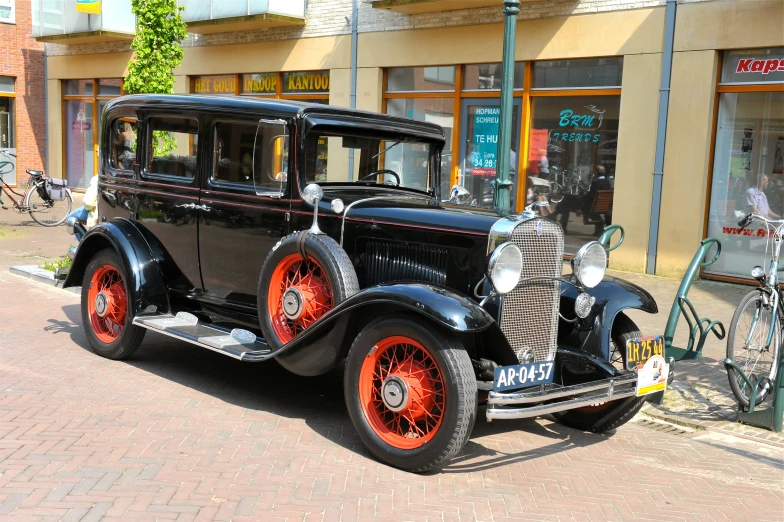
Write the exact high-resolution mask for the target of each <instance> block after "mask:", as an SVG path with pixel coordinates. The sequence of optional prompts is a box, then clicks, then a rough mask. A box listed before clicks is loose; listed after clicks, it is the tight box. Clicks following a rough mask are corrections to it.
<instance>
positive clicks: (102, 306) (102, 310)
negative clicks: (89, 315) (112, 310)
mask: <svg viewBox="0 0 784 522" xmlns="http://www.w3.org/2000/svg"><path fill="white" fill-rule="evenodd" d="M108 308H109V299H108V298H107V297H106V294H105V293H103V292H100V293H99V294H98V295H97V296H95V312H96V313H97V314H98V317H103V316H105V315H106V310H107V309H108Z"/></svg>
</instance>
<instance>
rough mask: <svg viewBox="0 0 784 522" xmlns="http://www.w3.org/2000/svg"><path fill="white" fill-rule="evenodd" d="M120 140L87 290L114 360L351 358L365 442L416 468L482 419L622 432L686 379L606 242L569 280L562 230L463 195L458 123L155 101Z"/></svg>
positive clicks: (89, 318)
mask: <svg viewBox="0 0 784 522" xmlns="http://www.w3.org/2000/svg"><path fill="white" fill-rule="evenodd" d="M101 128H102V134H101V145H100V182H99V188H100V198H99V200H100V201H99V206H98V215H99V222H100V223H99V224H98V225H97V226H96V227H94V228H93V229H92V230H90V231H89V232H88V233H87V235H86V236H85V237H84V239H83V240H82V241H81V243H80V245H79V248H78V250H77V251H76V254H75V259H74V262H73V266H72V268H71V270H70V273H69V274H68V278H67V280H66V282H65V286H79V285H81V287H82V290H81V292H82V305H81V307H82V318H83V322H84V328H85V331H86V334H87V339H88V340H89V343H90V345H91V346H92V348H93V349H94V350H95V352H96V353H97V354H99V355H102V356H104V357H108V358H110V359H124V358H126V357H129V356H130V355H131V354H132V353H133V352H134V351H135V350H136V349H137V348H138V346H139V344H140V343H141V342H142V339H143V337H144V334H145V332H146V331H147V330H148V329H149V330H154V331H156V332H160V333H162V334H165V335H168V336H172V337H175V338H178V339H182V340H183V341H186V342H189V343H192V344H195V345H197V346H200V347H203V348H207V349H209V350H214V351H216V352H218V353H221V354H224V355H228V356H230V357H233V358H235V359H238V360H239V361H244V362H259V361H266V360H269V359H273V358H274V359H275V360H276V361H277V362H278V363H279V364H280V365H281V366H282V367H283V368H285V369H287V370H289V371H291V372H293V373H295V374H298V375H304V376H313V375H319V374H323V373H325V372H328V371H330V370H332V369H334V368H336V367H337V366H338V365H340V364H342V363H343V362H344V361H345V375H344V381H345V400H346V406H347V408H348V411H349V413H350V416H351V419H352V421H353V423H354V426H355V427H356V429H357V431H358V432H359V435H360V436H361V438H362V440H363V441H364V442H365V444H366V445H367V447H368V448H369V449H370V451H371V452H372V453H373V454H374V455H375V456H376V457H377V458H379V459H380V460H382V461H383V462H386V463H388V464H391V465H393V466H397V467H399V468H403V469H406V470H411V471H426V470H431V469H434V468H438V467H440V466H443V465H444V464H446V463H447V462H449V460H450V459H451V458H452V457H454V456H455V455H457V454H458V452H460V450H461V449H462V448H463V446H464V445H465V443H466V441H467V439H468V437H469V435H470V433H471V430H472V427H473V425H474V421H475V419H476V417H477V414H478V412H479V411H483V412H484V415H485V416H486V418H487V420H492V419H518V418H524V417H533V416H539V415H545V414H553V415H554V416H555V418H556V419H557V420H558V421H559V422H561V423H563V424H565V425H568V426H571V427H575V428H578V429H582V430H592V431H596V432H604V431H608V430H612V429H615V428H617V427H618V426H620V425H622V424H624V423H625V422H627V421H628V420H629V419H630V418H631V417H632V416H633V415H634V414H635V413H636V412H637V411H638V410H639V409H640V407H641V406H642V403H643V401H644V400H645V394H646V393H648V392H651V391H657V390H661V389H662V388H663V386H664V385H665V384H666V372H664V370H665V368H664V366H663V365H662V363H663V359H662V358H661V355H662V353H661V338H657V337H653V338H643V337H642V334H641V333H640V332H639V331H638V328H637V327H636V326H635V324H634V323H633V322H632V321H631V320H630V319H629V318H628V317H627V316H626V315H625V314H624V313H623V310H624V309H629V308H634V309H641V310H645V311H646V312H650V313H656V312H657V307H656V303H655V302H654V300H653V298H652V297H651V296H650V295H649V294H648V293H647V292H646V291H645V290H643V289H641V288H639V287H637V286H634V285H632V284H630V283H628V282H625V281H622V280H619V279H613V278H611V277H605V268H606V264H607V254H606V251H605V249H604V248H603V246H602V245H601V244H599V243H597V242H591V243H588V244H586V245H585V246H584V247H583V248H582V249H581V250H580V251H579V252H578V253H577V255H576V256H574V259H573V260H572V267H573V274H572V275H568V276H563V275H562V274H563V272H562V265H563V256H564V252H563V249H564V242H563V232H562V230H561V228H560V227H559V225H558V224H557V223H555V222H553V221H549V220H547V219H544V218H539V217H536V216H535V215H533V213H531V212H527V213H525V214H522V215H521V214H499V213H497V212H495V211H492V210H485V209H480V208H472V207H470V206H464V205H461V204H458V203H459V202H463V203H465V202H469V201H470V200H471V199H473V197H472V196H471V195H470V194H467V192H466V191H465V190H464V189H461V188H460V187H455V188H454V189H453V190H451V191H450V193H448V194H447V193H444V192H446V191H445V189H444V188H442V185H441V176H442V173H441V172H440V166H441V161H440V160H441V151H442V148H443V146H444V131H443V129H442V128H441V127H439V126H437V125H434V124H430V123H425V122H417V121H410V120H406V119H401V118H395V117H391V116H385V115H380V114H373V113H366V112H360V111H349V110H346V109H342V108H336V107H329V106H322V105H312V104H304V103H295V102H288V101H278V100H260V99H247V98H239V97H228V98H221V97H209V96H180V95H140V96H129V97H122V98H118V99H116V100H112V101H111V102H109V103H108V104H107V105H106V108H105V110H104V111H103V115H102V118H101ZM458 200H459V201H458ZM71 226H73V223H71ZM651 361H654V362H653V366H654V367H655V369H657V373H655V375H654V376H653V380H652V381H651V382H650V383H642V381H643V375H642V373H641V372H642V370H643V366H644V367H645V368H646V369H647V368H649V367H650V366H651V364H650V363H651ZM649 373H650V372H649ZM662 373H665V378H664V380H662V379H661V375H662ZM646 379H649V380H650V376H648V377H646ZM303 393H307V391H304V392H303ZM483 403H487V406H486V409H483V410H479V407H480V405H481V404H483Z"/></svg>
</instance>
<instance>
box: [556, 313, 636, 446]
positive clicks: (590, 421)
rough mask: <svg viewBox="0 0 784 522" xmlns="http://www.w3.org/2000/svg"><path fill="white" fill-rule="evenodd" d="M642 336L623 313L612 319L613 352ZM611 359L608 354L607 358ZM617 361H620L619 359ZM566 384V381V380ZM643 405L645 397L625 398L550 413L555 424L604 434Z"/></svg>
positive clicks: (623, 422)
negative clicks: (630, 340) (555, 421)
mask: <svg viewBox="0 0 784 522" xmlns="http://www.w3.org/2000/svg"><path fill="white" fill-rule="evenodd" d="M636 337H642V332H640V329H639V328H638V327H637V325H636V324H634V322H633V321H632V320H631V319H629V318H628V317H626V316H625V315H623V314H620V315H618V316H617V317H616V318H615V321H613V330H612V337H611V338H612V344H613V345H614V346H613V353H618V352H620V353H624V354H625V351H626V350H625V347H626V341H628V340H629V339H634V338H636ZM611 358H612V357H611ZM619 364H623V361H622V360H621V361H620V362H619ZM566 384H570V383H568V382H567V383H566ZM643 404H645V397H644V396H643V397H627V398H625V399H618V400H617V401H610V402H606V403H604V404H600V405H598V406H587V407H584V408H576V409H574V410H569V411H562V412H558V413H554V414H553V417H555V420H557V421H558V422H559V423H561V424H563V425H564V426H569V427H570V428H575V429H578V430H582V431H592V432H594V433H604V432H607V431H611V430H614V429H617V428H619V427H621V426H623V425H624V424H626V423H627V422H629V421H630V420H631V419H632V417H634V416H635V415H636V414H637V412H638V411H640V408H642V406H643Z"/></svg>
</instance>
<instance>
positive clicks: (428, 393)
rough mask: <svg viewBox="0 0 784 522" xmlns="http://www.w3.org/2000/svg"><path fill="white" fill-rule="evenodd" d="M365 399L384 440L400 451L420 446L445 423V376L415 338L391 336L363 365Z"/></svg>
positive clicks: (373, 424) (367, 413)
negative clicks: (443, 420)
mask: <svg viewBox="0 0 784 522" xmlns="http://www.w3.org/2000/svg"><path fill="white" fill-rule="evenodd" d="M359 400H360V404H361V405H362V411H363V413H364V414H365V417H366V418H367V419H368V422H370V425H371V427H372V428H373V430H374V431H375V432H376V434H377V435H378V436H379V438H381V440H383V441H384V442H386V443H387V444H389V445H390V446H393V447H395V448H398V449H413V448H418V447H420V446H422V445H423V444H426V443H427V442H430V441H431V440H432V439H433V437H434V436H435V434H436V433H437V432H438V429H439V428H440V427H441V421H442V419H443V417H444V411H445V408H446V393H445V391H444V379H443V377H442V375H441V370H440V369H439V368H438V364H437V363H436V361H435V360H434V359H433V357H432V356H431V355H430V353H429V352H428V351H427V350H426V349H425V347H424V346H422V344H420V343H419V342H417V341H415V340H414V339H411V338H409V337H403V336H394V337H387V338H386V339H383V340H381V341H380V342H378V343H377V344H376V345H375V346H374V347H373V351H372V353H370V354H368V356H367V357H366V358H365V361H364V363H363V364H362V368H361V370H360V374H359Z"/></svg>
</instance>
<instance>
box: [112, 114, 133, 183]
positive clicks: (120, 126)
mask: <svg viewBox="0 0 784 522" xmlns="http://www.w3.org/2000/svg"><path fill="white" fill-rule="evenodd" d="M109 132H110V133H111V140H112V144H111V147H110V157H109V164H110V165H111V166H112V168H114V169H118V170H128V171H130V170H133V166H134V165H135V164H136V136H137V126H136V119H135V118H117V119H116V120H114V121H113V122H112V124H111V125H110V130H109Z"/></svg>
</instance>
